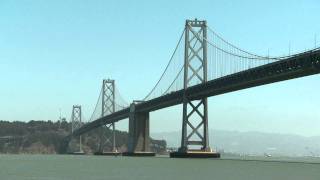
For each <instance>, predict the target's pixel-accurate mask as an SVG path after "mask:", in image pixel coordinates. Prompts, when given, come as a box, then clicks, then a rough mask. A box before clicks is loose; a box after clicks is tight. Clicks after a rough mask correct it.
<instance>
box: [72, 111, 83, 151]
mask: <svg viewBox="0 0 320 180" xmlns="http://www.w3.org/2000/svg"><path fill="white" fill-rule="evenodd" d="M81 126H82V112H81V106H80V105H73V106H72V114H71V132H72V133H74V132H75V131H76V130H77V129H79V128H81ZM74 140H75V139H74ZM77 141H78V140H75V143H72V141H71V143H72V145H71V152H69V153H70V154H84V152H83V149H82V138H81V135H79V145H78V148H79V150H78V151H76V150H74V149H75V148H74V146H76V145H74V144H77Z"/></svg>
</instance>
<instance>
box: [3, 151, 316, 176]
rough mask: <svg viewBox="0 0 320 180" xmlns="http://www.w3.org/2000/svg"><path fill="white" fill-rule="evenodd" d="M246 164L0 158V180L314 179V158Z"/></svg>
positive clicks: (163, 159) (234, 161)
mask: <svg viewBox="0 0 320 180" xmlns="http://www.w3.org/2000/svg"><path fill="white" fill-rule="evenodd" d="M246 159H247V160H240V159H232V158H230V157H229V158H227V157H225V158H222V159H220V160H212V159H211V160H210V159H170V158H166V157H153V158H150V157H148V158H139V157H106V156H103V157H102V156H73V155H0V179H1V180H4V179H10V180H20V179H23V180H29V179H33V180H57V179H68V180H70V179H75V180H84V179H90V180H91V179H92V180H95V179H111V180H112V179H119V180H125V179H130V180H135V179H140V180H144V179H145V180H151V179H152V180H165V179H183V180H189V179H190V180H191V179H192V180H195V179H196V180H202V179H211V180H251V179H252V180H278V179H279V180H286V179H287V180H320V159H317V158H304V159H301V158H300V159H288V158H287V159H286V158H282V159H279V158H275V159H267V161H263V160H266V159H263V158H260V159H259V158H246ZM248 159H250V160H248ZM257 159H258V160H257ZM273 160H281V162H275V161H273ZM283 160H286V161H291V162H283ZM294 161H295V162H294ZM297 161H300V162H297Z"/></svg>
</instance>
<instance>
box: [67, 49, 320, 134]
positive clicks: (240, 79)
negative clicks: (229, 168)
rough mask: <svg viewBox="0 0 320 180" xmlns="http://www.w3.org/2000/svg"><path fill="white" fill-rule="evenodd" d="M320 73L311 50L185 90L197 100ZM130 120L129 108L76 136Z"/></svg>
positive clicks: (160, 101) (171, 99)
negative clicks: (122, 120) (126, 119)
mask: <svg viewBox="0 0 320 180" xmlns="http://www.w3.org/2000/svg"><path fill="white" fill-rule="evenodd" d="M318 73H320V50H315V51H308V52H305V53H301V54H297V55H296V56H293V57H290V58H287V59H283V60H281V61H277V62H273V63H269V64H266V65H262V66H258V67H255V68H252V69H249V70H245V71H242V72H238V73H234V74H231V75H227V76H224V77H222V78H219V79H214V80H211V81H208V82H207V83H206V84H199V85H196V86H192V87H189V88H188V89H187V90H186V94H187V96H188V98H189V99H191V100H197V99H201V98H204V97H210V96H216V95H220V94H225V93H229V92H233V91H237V90H241V89H246V88H251V87H255V86H261V85H265V84H270V83H275V82H279V81H285V80H289V79H294V78H299V77H304V76H309V75H313V74H318ZM182 97H183V90H179V91H176V92H173V93H170V94H167V95H164V96H161V97H158V98H155V99H152V100H149V101H146V102H143V103H140V104H138V105H137V106H136V111H140V112H143V111H144V112H150V111H155V110H159V109H162V108H166V107H170V106H174V105H177V104H181V103H182ZM128 117H129V108H126V109H123V110H121V111H118V112H115V113H113V114H110V115H107V116H105V117H102V118H100V119H97V120H95V121H93V122H91V123H88V124H86V125H84V126H82V127H81V128H79V129H78V130H76V131H75V132H74V134H73V135H80V134H83V133H85V132H88V131H90V130H92V129H94V128H97V127H99V126H101V125H104V124H110V123H112V122H116V121H119V120H121V119H125V118H128Z"/></svg>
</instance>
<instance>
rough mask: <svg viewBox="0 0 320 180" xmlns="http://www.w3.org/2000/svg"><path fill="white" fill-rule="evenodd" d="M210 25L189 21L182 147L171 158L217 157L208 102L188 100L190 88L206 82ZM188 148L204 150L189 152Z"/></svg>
mask: <svg viewBox="0 0 320 180" xmlns="http://www.w3.org/2000/svg"><path fill="white" fill-rule="evenodd" d="M206 39H207V23H206V21H199V20H197V19H195V20H186V24H185V52H184V93H183V115H182V136H181V147H180V148H179V150H178V152H174V153H171V154H170V156H171V157H218V156H220V155H219V154H218V153H213V152H212V150H211V148H210V147H209V136H208V102H207V98H202V99H189V97H188V94H187V91H186V90H187V88H188V87H190V86H193V85H195V84H198V83H202V84H206V82H207V41H206ZM189 146H201V148H200V149H190V148H189Z"/></svg>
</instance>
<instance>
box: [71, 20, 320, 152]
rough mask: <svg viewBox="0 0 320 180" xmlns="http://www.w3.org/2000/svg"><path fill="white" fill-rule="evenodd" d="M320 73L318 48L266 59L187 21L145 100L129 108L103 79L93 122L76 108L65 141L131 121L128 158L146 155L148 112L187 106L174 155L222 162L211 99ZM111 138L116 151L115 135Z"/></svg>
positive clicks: (202, 23)
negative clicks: (211, 130)
mask: <svg viewBox="0 0 320 180" xmlns="http://www.w3.org/2000/svg"><path fill="white" fill-rule="evenodd" d="M319 72H320V49H319V48H315V49H312V50H308V51H304V52H301V53H297V54H293V55H288V56H281V57H270V56H261V55H257V54H254V53H251V52H248V51H245V50H243V49H241V48H239V47H237V46H235V45H233V44H231V43H230V42H228V41H226V40H225V39H223V38H222V37H221V36H220V35H218V34H217V33H216V32H214V31H213V30H212V29H211V28H210V27H209V26H207V22H206V21H200V20H197V19H196V20H186V23H185V28H184V29H183V32H182V33H181V36H180V39H179V41H178V43H177V46H176V48H175V50H174V51H173V54H172V56H171V58H170V60H169V63H168V64H167V66H166V68H165V70H164V72H163V74H162V75H161V77H160V78H159V80H158V82H157V83H156V84H155V86H154V87H153V88H152V89H151V91H150V92H149V93H148V94H147V95H146V96H145V98H144V99H142V100H141V101H134V102H132V103H130V104H129V103H127V102H126V101H125V100H124V99H123V98H122V97H121V94H120V93H119V90H118V89H117V88H116V86H115V81H114V80H104V81H103V85H102V88H101V92H100V95H99V98H98V101H97V104H96V107H95V110H94V112H93V113H92V116H91V118H90V120H89V121H88V122H86V123H79V121H80V122H81V117H80V116H79V115H76V114H79V107H74V111H77V112H78V113H73V116H72V122H73V123H72V133H71V134H70V135H69V136H68V137H67V138H66V139H67V140H68V139H70V138H72V137H77V136H81V135H82V134H84V133H87V132H88V131H91V130H94V129H96V128H98V127H101V126H105V125H108V126H109V127H110V128H112V129H113V130H114V129H115V123H116V122H118V121H121V120H123V119H126V118H129V137H128V145H127V146H128V152H126V153H124V154H125V155H137V154H139V153H140V154H141V153H142V154H144V155H146V154H147V153H148V152H149V151H150V149H149V138H150V137H149V113H150V112H152V111H156V110H159V109H163V108H167V107H170V106H174V105H178V104H182V105H183V112H182V115H181V116H182V126H181V132H182V135H181V145H180V148H179V149H178V151H177V152H173V153H171V155H170V156H171V157H220V155H219V153H217V152H215V151H214V150H213V149H211V147H210V146H209V138H208V137H209V136H208V103H207V98H208V97H211V96H216V95H220V94H224V93H229V92H233V91H237V90H242V89H246V88H251V87H256V86H261V85H265V84H270V83H275V82H279V81H285V80H290V79H294V78H299V77H304V76H309V75H314V74H318V73H319ZM80 111H81V110H80ZM80 114H81V113H80ZM79 117H80V118H79ZM112 138H113V150H114V151H115V150H116V147H115V143H114V141H115V138H114V134H113V137H112Z"/></svg>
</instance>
